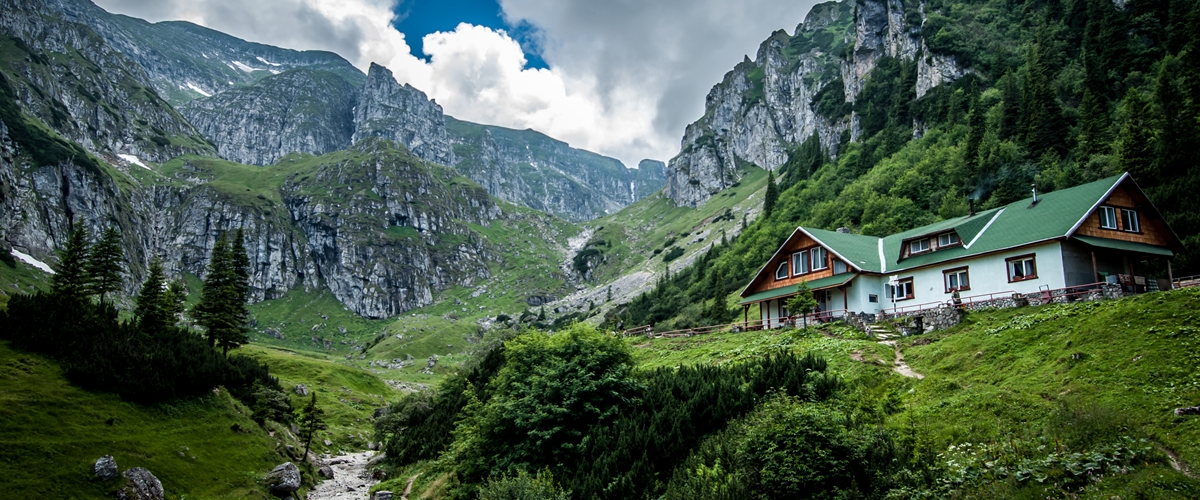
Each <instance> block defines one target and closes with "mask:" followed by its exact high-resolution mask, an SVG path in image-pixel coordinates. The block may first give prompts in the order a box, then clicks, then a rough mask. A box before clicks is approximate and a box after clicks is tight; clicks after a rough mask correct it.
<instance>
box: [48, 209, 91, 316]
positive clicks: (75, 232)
mask: <svg viewBox="0 0 1200 500" xmlns="http://www.w3.org/2000/svg"><path fill="white" fill-rule="evenodd" d="M87 240H88V236H87V230H86V229H84V228H83V223H82V222H76V223H75V225H74V226H71V234H70V235H69V236H68V237H67V246H66V248H64V249H63V250H62V251H61V252H59V256H58V266H55V268H54V277H53V278H52V279H51V282H50V289H51V291H52V292H53V293H54V294H55V295H58V296H60V297H64V298H69V299H75V300H80V299H83V297H84V294H85V293H86V292H87V285H88V274H87V258H88V251H89V248H88V241H87Z"/></svg>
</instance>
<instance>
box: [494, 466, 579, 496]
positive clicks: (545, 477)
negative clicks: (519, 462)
mask: <svg viewBox="0 0 1200 500" xmlns="http://www.w3.org/2000/svg"><path fill="white" fill-rule="evenodd" d="M568 498H570V497H569V496H568V495H567V493H566V492H565V491H563V490H562V489H561V488H559V487H558V486H556V485H555V484H554V475H553V474H551V473H550V471H549V470H540V471H538V473H537V475H531V474H529V473H528V472H525V471H523V470H522V471H518V472H517V475H516V476H511V477H502V478H499V479H489V480H488V482H487V484H485V485H484V486H483V487H482V488H480V489H479V500H567V499H568Z"/></svg>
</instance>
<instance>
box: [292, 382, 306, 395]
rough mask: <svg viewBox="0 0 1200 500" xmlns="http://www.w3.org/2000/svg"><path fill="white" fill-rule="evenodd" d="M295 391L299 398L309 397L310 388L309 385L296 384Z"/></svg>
mask: <svg viewBox="0 0 1200 500" xmlns="http://www.w3.org/2000/svg"><path fill="white" fill-rule="evenodd" d="M294 390H295V391H296V395H297V396H307V395H308V386H307V385H304V384H296V388H295V389H294Z"/></svg>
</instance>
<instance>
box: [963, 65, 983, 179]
mask: <svg viewBox="0 0 1200 500" xmlns="http://www.w3.org/2000/svg"><path fill="white" fill-rule="evenodd" d="M985 113H987V110H985V109H983V103H982V102H980V100H979V81H978V80H972V81H971V111H970V114H969V115H968V116H967V123H968V125H970V127H971V131H970V133H969V134H968V135H967V151H966V160H967V168H968V169H970V170H971V171H972V172H974V171H975V169H976V167H977V165H978V164H979V145H980V144H981V143H982V142H983V133H984V132H985V131H986V130H987V121H986V120H985V117H984V114H985Z"/></svg>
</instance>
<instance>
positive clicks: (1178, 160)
mask: <svg viewBox="0 0 1200 500" xmlns="http://www.w3.org/2000/svg"><path fill="white" fill-rule="evenodd" d="M1177 65H1178V60H1176V59H1175V58H1174V57H1171V56H1168V57H1166V58H1164V59H1163V60H1162V63H1161V64H1160V66H1159V70H1158V81H1157V84H1156V85H1155V86H1154V95H1153V100H1154V105H1155V108H1156V109H1155V113H1154V118H1155V122H1156V123H1155V126H1154V130H1155V132H1156V134H1155V136H1156V138H1155V147H1154V174H1153V178H1150V179H1141V178H1139V183H1141V184H1142V185H1143V186H1148V187H1149V186H1155V185H1160V184H1165V183H1168V182H1170V181H1171V179H1173V178H1175V177H1182V176H1183V174H1184V173H1186V172H1187V171H1188V169H1189V167H1192V166H1193V165H1188V163H1187V157H1188V154H1189V151H1187V148H1188V147H1189V145H1195V140H1196V139H1195V137H1194V136H1193V135H1192V132H1193V130H1194V127H1195V124H1194V123H1188V121H1187V118H1188V116H1187V104H1186V103H1185V102H1184V97H1183V95H1181V94H1180V92H1179V88H1178V84H1177V83H1176V81H1175V78H1174V76H1175V72H1174V69H1175V67H1176V66H1177Z"/></svg>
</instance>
